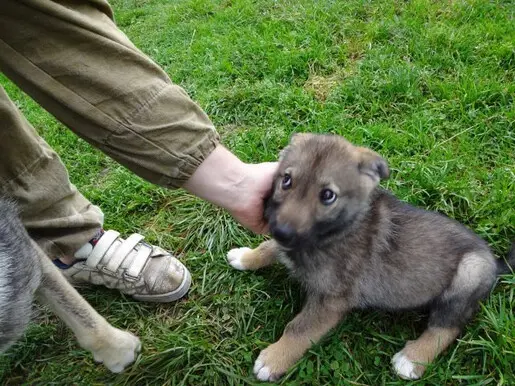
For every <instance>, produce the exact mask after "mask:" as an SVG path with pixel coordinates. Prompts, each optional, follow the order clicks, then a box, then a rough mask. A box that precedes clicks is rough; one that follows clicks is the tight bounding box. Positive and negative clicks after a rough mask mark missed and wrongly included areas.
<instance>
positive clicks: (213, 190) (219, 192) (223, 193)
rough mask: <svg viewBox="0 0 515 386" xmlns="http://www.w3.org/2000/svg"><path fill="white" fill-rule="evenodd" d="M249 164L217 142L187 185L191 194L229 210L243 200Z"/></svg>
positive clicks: (186, 187)
mask: <svg viewBox="0 0 515 386" xmlns="http://www.w3.org/2000/svg"><path fill="white" fill-rule="evenodd" d="M247 168H248V165H247V164H245V163H244V162H242V161H241V160H240V159H238V157H236V156H235V155H234V154H232V153H231V152H230V151H229V150H227V149H226V148H225V147H223V146H222V145H218V146H217V147H216V148H215V149H214V150H213V151H212V152H211V154H209V155H208V156H207V158H206V159H205V160H204V162H203V163H202V164H201V165H200V166H199V167H198V168H197V169H196V171H195V172H194V173H193V175H192V176H191V178H190V179H189V180H188V181H187V182H186V183H185V184H184V188H185V189H186V190H188V191H189V192H190V193H192V194H194V195H195V196H198V197H200V198H202V199H204V200H207V201H209V202H211V203H213V204H215V205H217V206H220V207H222V208H225V209H227V210H229V211H231V210H234V209H235V206H236V205H237V204H238V201H239V200H240V199H241V197H239V193H240V191H241V189H242V188H243V184H244V183H245V178H246V177H247V175H248V172H247Z"/></svg>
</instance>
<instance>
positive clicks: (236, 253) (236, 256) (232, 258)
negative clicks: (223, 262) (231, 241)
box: [227, 247, 252, 271]
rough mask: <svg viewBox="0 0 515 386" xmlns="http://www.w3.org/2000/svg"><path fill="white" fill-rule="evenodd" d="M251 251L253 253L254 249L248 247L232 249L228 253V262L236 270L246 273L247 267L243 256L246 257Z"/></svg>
mask: <svg viewBox="0 0 515 386" xmlns="http://www.w3.org/2000/svg"><path fill="white" fill-rule="evenodd" d="M250 251H252V249H250V248H246V247H243V248H234V249H231V250H230V251H229V252H228V253H227V260H228V261H229V264H230V265H231V266H232V267H233V268H236V269H238V270H240V271H245V270H246V269H247V267H246V266H245V261H244V259H243V256H245V254H246V253H248V252H250Z"/></svg>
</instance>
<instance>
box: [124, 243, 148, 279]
mask: <svg viewBox="0 0 515 386" xmlns="http://www.w3.org/2000/svg"><path fill="white" fill-rule="evenodd" d="M151 253H152V247H151V246H149V245H147V244H141V245H140V247H139V249H138V253H137V254H136V256H135V257H134V260H132V262H131V265H130V266H129V268H128V269H127V271H125V274H126V275H127V276H130V277H132V278H134V279H135V278H137V277H139V275H140V274H141V271H143V268H145V265H146V264H147V261H148V258H149V257H150V254H151Z"/></svg>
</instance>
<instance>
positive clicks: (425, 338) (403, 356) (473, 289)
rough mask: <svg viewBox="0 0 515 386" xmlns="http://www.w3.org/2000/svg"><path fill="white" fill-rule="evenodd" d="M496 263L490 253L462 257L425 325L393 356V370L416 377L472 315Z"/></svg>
mask: <svg viewBox="0 0 515 386" xmlns="http://www.w3.org/2000/svg"><path fill="white" fill-rule="evenodd" d="M495 273H496V266H495V262H494V260H493V257H492V256H491V255H490V253H489V252H478V253H469V254H468V255H466V256H464V257H463V259H462V260H461V262H460V264H459V266H458V270H457V272H456V275H455V277H454V279H453V281H452V283H451V285H450V286H449V288H447V289H446V290H445V291H444V292H443V293H442V294H441V295H440V296H439V297H438V298H436V299H435V301H434V302H433V305H432V307H431V311H430V315H429V322H428V328H427V330H426V331H424V333H423V334H422V335H421V336H420V337H419V338H418V339H417V340H414V341H409V342H407V343H406V346H405V347H404V348H403V349H402V350H401V351H400V352H398V353H397V354H395V356H394V357H393V359H392V364H393V367H394V370H395V372H396V373H397V374H398V375H399V376H400V377H401V378H404V379H418V378H420V377H421V376H422V374H423V373H424V371H425V369H426V365H427V364H429V363H431V362H432V361H433V360H434V359H435V358H436V357H437V356H438V355H439V354H440V353H441V352H442V351H444V350H445V349H446V348H447V347H448V346H449V345H450V344H451V343H452V342H453V341H454V340H455V339H456V337H457V336H458V335H459V333H460V332H461V330H462V328H463V326H464V325H465V324H466V323H467V322H468V321H469V320H470V319H471V318H472V316H473V315H474V312H475V311H476V309H477V307H478V304H479V301H480V300H481V299H483V298H485V297H486V296H487V295H488V293H489V292H490V290H491V288H492V286H493V284H494V283H495V277H496V274H495Z"/></svg>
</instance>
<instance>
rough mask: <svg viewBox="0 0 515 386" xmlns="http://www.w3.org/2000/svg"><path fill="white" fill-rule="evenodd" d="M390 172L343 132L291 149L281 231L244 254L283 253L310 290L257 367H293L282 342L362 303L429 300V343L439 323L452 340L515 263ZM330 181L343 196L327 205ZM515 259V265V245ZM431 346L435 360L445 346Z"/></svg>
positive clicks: (251, 261) (284, 161) (277, 226)
mask: <svg viewBox="0 0 515 386" xmlns="http://www.w3.org/2000/svg"><path fill="white" fill-rule="evenodd" d="M388 175H389V170H388V166H387V163H386V161H385V160H384V159H383V158H382V157H380V156H379V155H378V154H377V153H375V152H373V151H371V150H369V149H366V148H361V147H357V146H354V145H352V144H351V143H350V142H348V141H347V140H345V139H344V138H343V137H340V136H336V135H314V134H298V135H295V136H294V137H293V138H292V140H291V143H290V145H289V146H288V147H287V148H286V149H285V150H284V151H283V152H282V153H281V157H280V163H279V167H278V172H277V175H276V178H275V182H274V187H273V191H272V195H271V197H270V198H269V199H268V202H267V205H266V210H265V216H266V217H267V219H268V220H269V226H270V232H271V234H272V236H273V237H274V240H270V241H266V242H264V243H263V244H262V245H261V246H260V247H258V248H257V249H255V250H253V251H252V252H248V253H246V254H247V255H246V256H243V258H242V259H243V260H242V263H241V264H242V268H243V269H245V267H246V266H247V267H250V269H255V268H254V267H257V268H259V267H261V266H265V265H267V264H269V263H270V262H271V261H272V260H271V258H270V257H269V256H271V255H274V257H275V258H277V259H278V260H280V261H281V262H283V263H284V264H285V265H286V267H287V268H288V269H289V271H290V273H291V275H292V276H293V277H295V278H296V279H297V280H298V281H299V282H300V283H301V284H302V286H303V287H304V288H305V290H306V293H307V298H306V304H305V306H304V308H303V310H302V311H301V313H300V314H299V315H297V317H296V318H295V319H294V320H293V321H292V322H290V323H289V324H288V326H287V327H286V329H285V332H284V334H283V337H282V338H281V340H280V341H279V342H277V343H275V344H274V345H272V346H270V348H268V349H267V350H264V351H263V352H262V353H261V355H260V357H259V358H258V361H257V362H256V363H257V365H256V366H257V367H256V368H255V372H257V371H259V369H260V368H261V367H260V366H263V363H265V362H266V363H265V364H266V366H269V369H272V370H267V371H272V374H271V375H270V376H269V377H268V379H269V380H274V379H277V376H278V375H280V372H284V371H285V369H284V368H279V366H275V365H274V362H273V361H272V362H270V363H268V362H267V361H269V360H270V359H267V358H270V356H271V355H274V354H273V353H274V352H275V351H274V350H276V348H277V347H279V346H278V345H282V346H280V347H281V350H283V351H281V352H285V351H284V350H291V352H293V351H294V350H293V349H292V347H294V346H293V345H292V344H291V343H287V342H295V341H299V339H303V337H308V338H309V339H312V338H310V337H315V338H316V337H318V336H320V334H321V333H322V332H323V331H326V330H328V329H329V328H331V326H334V325H335V323H336V321H337V320H338V319H340V318H342V317H343V316H344V315H345V314H346V313H347V312H349V311H351V310H352V309H363V308H377V309H384V310H406V309H417V308H421V307H424V308H426V309H428V310H429V321H428V330H427V331H428V332H427V333H426V334H425V335H423V337H422V338H421V340H420V341H419V343H417V344H421V345H422V346H420V347H422V350H423V349H424V345H427V344H428V342H429V343H431V342H432V341H434V338H431V336H432V335H431V334H433V333H434V332H435V331H446V332H445V334H446V339H447V340H448V342H447V343H450V341H451V339H453V337H455V336H456V334H457V332H458V331H460V330H461V329H462V328H463V326H464V324H465V323H467V322H468V321H469V320H470V319H471V318H472V316H473V315H474V312H475V310H476V309H477V307H478V303H479V301H480V300H481V299H484V298H485V297H486V296H487V295H488V294H489V292H490V290H491V289H492V287H493V286H494V284H495V282H496V278H497V275H498V274H501V273H507V272H509V271H510V267H509V265H508V264H506V263H505V262H504V261H501V260H498V261H496V259H495V258H494V257H493V255H492V253H491V251H490V249H489V247H488V245H487V244H486V243H485V242H484V241H483V240H482V239H481V238H480V237H478V236H477V235H476V234H475V233H473V232H472V231H471V230H469V229H468V228H466V227H465V226H464V225H462V224H460V223H458V222H457V221H455V220H453V219H451V218H449V217H447V216H445V215H442V214H439V213H436V212H431V211H427V210H423V209H419V208H416V207H413V206H411V205H409V204H407V203H405V202H402V201H400V200H399V199H397V198H396V197H394V196H393V195H392V194H391V193H389V192H388V191H386V190H384V189H382V188H380V187H378V184H379V181H380V180H381V179H384V178H387V177H388ZM285 176H289V180H288V181H287V182H284V181H286V180H285ZM327 188H329V189H332V190H333V191H334V192H336V194H337V199H336V200H335V201H334V203H332V204H330V205H323V204H322V203H321V202H320V195H321V191H322V190H323V189H327ZM256 262H258V263H256ZM508 263H509V264H510V265H511V266H515V248H514V249H513V250H512V252H511V253H510V255H509V257H508ZM328 317H330V318H331V319H332V321H331V322H326V320H327V318H328ZM315 325H319V327H314V326H315ZM317 331H318V332H317ZM431 339H433V340H431ZM408 346H409V345H407V347H408ZM286 347H288V348H286ZM412 347H413V346H412ZM427 347H429V346H427ZM299 350H300V351H299ZM299 350H297V351H298V352H301V351H302V350H304V348H303V349H299ZM405 350H407V351H406V352H410V351H409V350H410V349H409V348H408V349H405ZM416 350H420V348H417V349H416ZM428 350H429V351H430V352H431V354H429V355H428V359H429V360H430V359H431V358H430V357H431V356H432V355H433V354H436V355H437V353H438V351H439V350H435V349H433V348H428ZM420 355H423V353H422V354H420ZM297 356H298V353H296V354H292V358H293V359H295V358H297ZM293 359H292V360H293ZM286 362H287V361H285V363H286ZM274 366H275V367H274ZM274 368H276V369H275V370H274ZM274 371H279V372H278V373H276V374H274V373H273V372H274ZM422 371H423V370H422ZM266 374H268V373H266ZM418 376H420V372H419V374H418ZM265 378H266V376H265Z"/></svg>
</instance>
